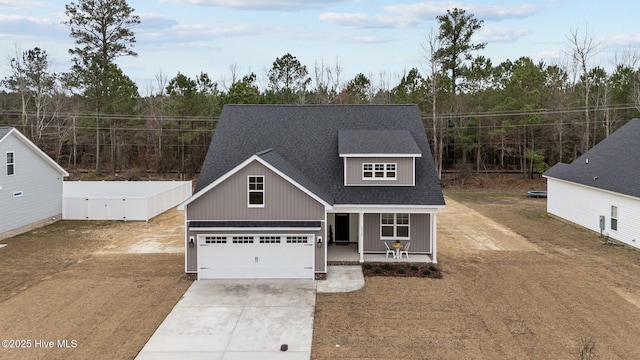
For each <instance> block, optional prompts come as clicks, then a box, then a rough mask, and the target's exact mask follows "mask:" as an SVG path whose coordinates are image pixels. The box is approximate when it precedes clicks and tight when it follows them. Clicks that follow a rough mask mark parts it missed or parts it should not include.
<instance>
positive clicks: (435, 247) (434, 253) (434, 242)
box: [430, 213, 438, 264]
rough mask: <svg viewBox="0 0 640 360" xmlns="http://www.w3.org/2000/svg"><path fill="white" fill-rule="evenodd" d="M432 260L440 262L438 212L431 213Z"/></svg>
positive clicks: (435, 262)
mask: <svg viewBox="0 0 640 360" xmlns="http://www.w3.org/2000/svg"><path fill="white" fill-rule="evenodd" d="M430 218H431V261H433V263H434V264H437V263H438V258H437V256H438V231H437V230H438V229H437V228H438V213H434V214H431V216H430Z"/></svg>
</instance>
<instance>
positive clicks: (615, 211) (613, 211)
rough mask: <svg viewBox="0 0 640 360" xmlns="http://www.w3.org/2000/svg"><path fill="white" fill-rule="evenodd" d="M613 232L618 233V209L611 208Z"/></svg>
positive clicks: (615, 207)
mask: <svg viewBox="0 0 640 360" xmlns="http://www.w3.org/2000/svg"><path fill="white" fill-rule="evenodd" d="M611 230H615V231H618V207H617V206H611Z"/></svg>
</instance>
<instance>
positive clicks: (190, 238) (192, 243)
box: [189, 236, 196, 248]
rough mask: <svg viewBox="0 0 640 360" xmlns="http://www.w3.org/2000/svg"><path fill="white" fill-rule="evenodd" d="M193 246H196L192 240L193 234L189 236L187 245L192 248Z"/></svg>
mask: <svg viewBox="0 0 640 360" xmlns="http://www.w3.org/2000/svg"><path fill="white" fill-rule="evenodd" d="M194 246H196V244H195V243H194V241H193V236H189V247H190V248H192V247H194Z"/></svg>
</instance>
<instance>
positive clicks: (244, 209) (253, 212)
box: [185, 161, 326, 272]
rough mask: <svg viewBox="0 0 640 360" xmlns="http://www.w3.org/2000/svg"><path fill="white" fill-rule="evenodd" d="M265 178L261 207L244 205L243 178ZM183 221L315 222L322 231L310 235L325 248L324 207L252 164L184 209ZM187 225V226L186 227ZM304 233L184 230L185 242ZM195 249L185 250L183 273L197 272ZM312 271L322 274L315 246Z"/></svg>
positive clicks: (320, 257) (322, 263) (321, 254)
mask: <svg viewBox="0 0 640 360" xmlns="http://www.w3.org/2000/svg"><path fill="white" fill-rule="evenodd" d="M249 175H264V176H265V179H264V181H265V195H264V198H265V206H264V208H249V207H248V206H247V176H249ZM185 211H186V215H185V216H186V218H187V221H189V220H316V221H322V229H321V230H320V231H317V232H311V233H312V234H314V235H315V236H316V238H317V237H318V236H322V237H323V246H326V240H325V239H324V237H325V235H324V232H325V229H324V227H325V225H324V216H325V215H324V206H323V205H322V204H321V203H319V202H318V201H316V200H315V199H313V198H312V197H310V196H309V195H307V194H306V193H304V192H303V191H302V190H300V189H298V188H297V187H295V186H294V185H293V184H291V183H289V182H288V181H287V180H285V179H283V178H281V177H280V176H278V174H276V173H274V172H273V171H271V170H270V169H268V168H267V167H266V166H264V165H262V164H261V163H259V162H257V161H254V162H252V163H250V164H248V165H247V166H246V167H245V168H243V169H241V170H240V171H238V172H237V173H235V174H233V175H232V176H231V177H229V178H228V179H226V180H225V181H223V182H222V183H220V184H218V185H217V186H216V187H214V188H213V189H211V190H209V192H207V193H206V194H203V195H202V196H201V197H200V198H198V199H196V200H194V201H193V202H192V203H190V204H188V205H187V206H186V209H185ZM187 226H188V224H187ZM229 233H233V234H243V233H246V234H257V233H259V234H293V233H296V234H307V233H309V232H305V231H302V230H301V231H282V230H274V231H259V232H256V231H255V230H245V231H232V232H230V231H198V232H195V231H187V240H186V241H189V237H190V236H193V237H194V238H196V239H197V235H198V234H229ZM196 251H197V247H193V248H189V247H186V262H187V264H186V270H187V272H196V271H197V264H196V262H197V252H196ZM314 251H315V271H316V272H326V269H325V257H324V254H325V251H324V249H323V248H321V249H318V248H317V247H315V250H314Z"/></svg>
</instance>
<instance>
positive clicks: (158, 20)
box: [136, 13, 178, 29]
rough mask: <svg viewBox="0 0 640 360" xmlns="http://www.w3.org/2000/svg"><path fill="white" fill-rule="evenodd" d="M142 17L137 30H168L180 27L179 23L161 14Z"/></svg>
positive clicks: (141, 15) (143, 14)
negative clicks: (176, 26)
mask: <svg viewBox="0 0 640 360" xmlns="http://www.w3.org/2000/svg"><path fill="white" fill-rule="evenodd" d="M138 15H139V16H140V24H139V25H138V26H136V28H140V29H166V28H170V27H172V26H175V25H178V22H177V21H175V20H173V19H171V18H168V17H166V16H164V15H160V14H152V13H148V14H145V13H142V14H138Z"/></svg>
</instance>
